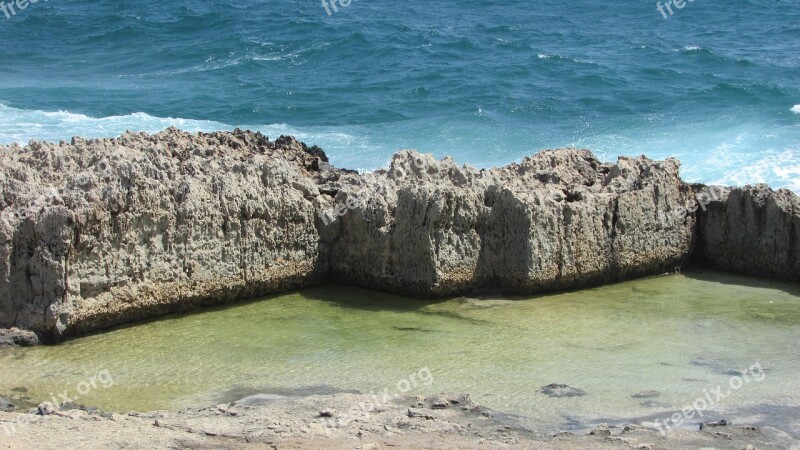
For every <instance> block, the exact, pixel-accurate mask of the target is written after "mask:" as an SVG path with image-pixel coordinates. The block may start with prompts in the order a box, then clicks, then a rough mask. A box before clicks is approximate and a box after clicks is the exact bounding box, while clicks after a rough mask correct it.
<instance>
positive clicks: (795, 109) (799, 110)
mask: <svg viewBox="0 0 800 450" xmlns="http://www.w3.org/2000/svg"><path fill="white" fill-rule="evenodd" d="M792 112H793V113H795V114H800V104H798V105H794V106H793V107H792Z"/></svg>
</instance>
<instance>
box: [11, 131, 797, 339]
mask: <svg viewBox="0 0 800 450" xmlns="http://www.w3.org/2000/svg"><path fill="white" fill-rule="evenodd" d="M0 167H2V173H0V326H6V327H10V326H16V327H20V328H25V329H30V330H34V331H37V332H39V333H41V334H42V335H43V336H44V337H46V338H49V339H53V340H58V339H62V338H64V337H67V336H73V335H77V334H80V333H85V332H89V331H93V330H98V329H102V328H106V327H110V326H113V325H116V324H120V323H125V322H131V321H136V320H141V319H144V318H147V317H153V316H158V315H163V314H167V313H170V312H175V311H182V310H187V309H190V308H193V307H196V306H199V305H207V304H218V303H226V302H231V301H234V300H237V299H243V298H251V297H257V296H261V295H266V294H269V293H273V292H279V291H284V290H288V289H291V288H296V287H300V286H306V285H309V284H313V283H320V282H326V281H327V282H339V283H350V284H356V285H360V286H364V287H369V288H376V289H382V290H388V291H392V292H398V293H405V294H410V295H414V296H418V297H435V296H445V295H453V294H457V293H462V292H466V291H471V290H476V289H484V288H492V289H499V290H502V291H504V292H508V293H532V292H541V291H549V290H558V289H567V288H575V287H580V286H586V285H593V284H599V283H605V282H609V281H616V280H622V279H627V278H631V277H636V276H643V275H651V274H659V273H664V272H668V271H674V270H676V268H679V267H680V266H681V265H682V264H684V263H685V262H686V261H687V260H688V259H689V258H690V256H691V254H692V251H693V247H694V239H695V234H694V230H695V219H696V215H695V214H694V213H690V214H682V215H677V214H676V211H679V210H680V209H681V208H682V207H683V205H685V204H687V203H689V202H692V201H693V200H694V198H695V191H694V190H693V189H692V188H691V187H690V186H688V185H686V184H685V183H683V182H682V181H681V180H680V178H679V175H678V170H679V164H678V162H677V161H675V160H672V159H670V160H666V161H652V160H649V159H647V158H644V157H641V158H620V159H619V161H618V162H617V163H616V164H607V163H601V162H600V161H598V160H597V159H596V158H595V157H594V156H593V155H592V154H591V153H590V152H588V151H585V150H571V149H567V150H557V151H545V152H542V153H539V154H537V155H534V156H532V157H530V158H526V159H525V160H523V161H522V162H521V163H519V164H511V165H509V166H506V167H502V168H497V169H489V170H487V169H483V170H478V169H475V168H472V167H469V166H457V165H456V164H455V162H454V161H453V160H452V159H449V158H445V159H444V160H441V161H437V160H435V159H434V158H433V157H431V156H429V155H420V154H418V153H416V152H410V151H403V152H400V153H398V154H397V155H395V157H394V159H393V161H392V163H391V167H390V168H389V170H383V171H377V172H375V173H368V174H358V173H355V172H352V171H347V170H341V169H336V168H334V167H331V166H330V165H329V164H328V161H327V158H326V156H325V154H324V153H323V152H322V151H321V150H320V149H318V148H316V147H314V148H308V147H307V146H305V145H304V144H302V143H299V142H297V141H295V140H294V139H292V138H284V137H281V138H280V139H278V140H277V141H274V142H273V141H270V140H268V139H267V138H266V137H264V136H262V135H260V134H257V133H255V134H254V133H250V132H243V131H239V130H237V131H234V132H230V133H228V132H219V133H211V134H203V133H201V134H196V135H193V134H188V133H184V132H181V131H179V130H175V129H169V130H166V131H164V132H162V133H158V134H156V135H152V136H150V135H147V134H144V133H127V134H125V135H123V136H121V137H119V138H117V139H102V140H89V141H86V140H82V139H77V138H76V139H74V140H73V142H72V143H71V144H66V143H60V144H45V143H38V142H32V143H31V144H29V145H28V146H25V147H18V146H10V147H0ZM665 218H668V219H669V220H665ZM673 219H675V220H673ZM704 242H710V241H704ZM795 242H797V241H796V240H795ZM795 255H796V254H795ZM794 258H795V261H796V257H794Z"/></svg>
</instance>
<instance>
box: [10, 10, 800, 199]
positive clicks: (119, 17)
mask: <svg viewBox="0 0 800 450" xmlns="http://www.w3.org/2000/svg"><path fill="white" fill-rule="evenodd" d="M673 1H674V0H673ZM6 3H8V1H6ZM324 3H325V4H327V6H328V10H327V11H326V8H325V7H323V2H320V1H317V0H302V1H296V0H294V1H291V0H271V1H256V0H213V1H211V0H207V1H201V0H181V1H174V2H164V1H155V0H138V1H136V2H120V1H112V0H95V1H92V2H84V1H77V0H50V1H47V2H45V1H44V0H42V1H39V2H37V3H30V4H28V6H27V8H26V9H24V10H20V9H19V8H17V9H16V10H15V11H13V12H14V14H9V17H6V15H5V14H4V13H3V12H0V42H1V43H2V44H0V142H2V143H8V142H27V141H28V140H29V139H32V138H37V139H47V140H62V139H63V140H68V139H69V138H70V137H71V136H73V135H82V136H87V137H104V136H115V135H117V134H119V133H121V132H123V131H125V130H126V129H131V130H145V131H148V132H155V131H158V130H160V129H163V128H165V127H167V126H170V125H175V126H179V127H181V128H184V129H187V130H213V129H231V128H234V127H236V126H240V127H247V128H251V129H258V130H262V131H264V132H266V133H267V134H268V135H270V136H277V135H278V134H287V133H291V134H295V135H297V136H298V137H300V138H301V139H303V140H305V141H307V142H308V143H309V144H316V145H320V146H321V147H323V148H324V149H325V150H326V151H327V152H328V153H329V154H330V155H331V157H332V160H333V162H334V163H335V164H337V165H340V166H345V167H350V168H356V169H364V170H368V169H374V168H376V167H380V166H384V165H386V164H387V162H388V161H389V158H390V155H391V154H392V153H393V152H395V151H396V150H398V149H402V148H416V149H418V150H420V151H423V152H431V153H434V154H436V155H437V156H444V155H452V156H454V157H455V158H456V159H457V160H458V161H460V162H466V163H470V164H473V165H476V166H481V167H487V166H495V165H500V164H505V163H508V162H511V161H514V160H519V159H520V158H521V157H523V156H526V155H529V154H532V153H534V152H536V151H538V150H541V149H544V148H556V147H564V146H576V147H584V148H590V149H592V150H593V151H595V153H596V154H597V155H598V156H599V157H601V158H602V159H606V160H614V159H615V158H616V156H617V155H638V154H647V155H648V156H650V157H653V158H664V157H667V156H676V157H678V158H680V159H681V160H682V161H683V163H684V165H683V174H684V177H685V178H687V179H689V180H693V181H702V182H716V183H726V184H745V183H755V182H762V181H765V182H769V183H770V184H771V185H773V186H775V187H789V188H792V189H794V190H795V191H800V0H759V1H754V0H727V1H724V2H721V1H719V0H695V1H694V2H692V3H685V4H684V7H683V8H682V9H679V8H677V7H675V6H674V4H672V3H670V5H672V6H671V7H670V8H669V9H670V10H671V11H672V12H673V14H672V15H669V14H668V13H664V14H663V15H662V13H661V12H659V10H658V9H657V7H656V3H655V1H651V0H636V1H618V2H597V1H593V0H572V1H569V2H565V1H563V0H558V1H556V0H541V1H537V2H530V1H527V0H526V1H523V0H502V1H500V0H473V1H464V0H426V1H422V0H406V1H387V0H353V1H352V2H350V3H349V6H343V4H341V3H339V4H337V6H336V10H334V9H333V8H332V4H331V0H327V1H326V2H324ZM660 3H661V4H662V5H663V4H664V2H663V1H662V2H660ZM328 11H330V13H331V14H330V15H329V14H328ZM665 16H666V18H665Z"/></svg>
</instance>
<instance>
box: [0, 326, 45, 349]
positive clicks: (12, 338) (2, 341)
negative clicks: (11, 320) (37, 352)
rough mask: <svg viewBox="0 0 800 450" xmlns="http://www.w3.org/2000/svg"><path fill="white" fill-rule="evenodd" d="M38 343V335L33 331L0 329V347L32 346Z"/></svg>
mask: <svg viewBox="0 0 800 450" xmlns="http://www.w3.org/2000/svg"><path fill="white" fill-rule="evenodd" d="M35 345H39V336H37V335H36V333H34V332H33V331H25V330H20V329H18V328H12V329H10V330H6V329H0V347H33V346H35Z"/></svg>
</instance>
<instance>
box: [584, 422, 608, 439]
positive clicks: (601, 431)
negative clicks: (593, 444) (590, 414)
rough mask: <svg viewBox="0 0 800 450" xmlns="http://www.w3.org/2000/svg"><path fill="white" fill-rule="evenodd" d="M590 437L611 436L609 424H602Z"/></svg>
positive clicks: (590, 433) (591, 432) (595, 428)
mask: <svg viewBox="0 0 800 450" xmlns="http://www.w3.org/2000/svg"><path fill="white" fill-rule="evenodd" d="M589 435H590V436H611V430H610V429H609V428H608V424H607V423H603V424H600V425H598V426H596V427H594V430H592V431H590V432H589Z"/></svg>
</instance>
